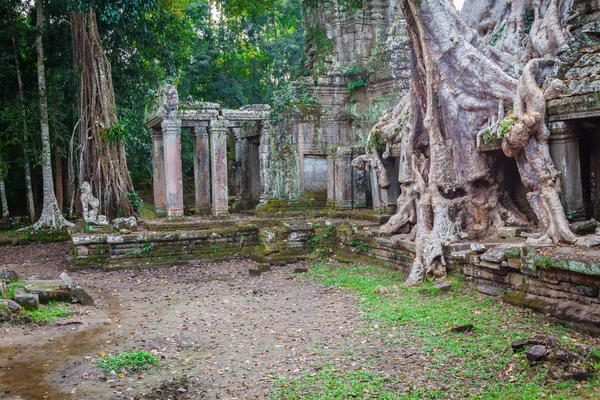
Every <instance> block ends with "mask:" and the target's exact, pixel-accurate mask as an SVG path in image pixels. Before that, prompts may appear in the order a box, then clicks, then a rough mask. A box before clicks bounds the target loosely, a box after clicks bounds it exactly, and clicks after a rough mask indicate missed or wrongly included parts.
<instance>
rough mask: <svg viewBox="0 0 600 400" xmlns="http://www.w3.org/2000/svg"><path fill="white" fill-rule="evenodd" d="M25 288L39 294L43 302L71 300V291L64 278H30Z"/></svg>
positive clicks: (31, 292)
mask: <svg viewBox="0 0 600 400" xmlns="http://www.w3.org/2000/svg"><path fill="white" fill-rule="evenodd" d="M24 286H25V290H26V291H27V292H28V293H30V294H35V295H37V296H38V300H39V302H40V303H42V304H47V303H48V302H50V301H71V298H72V297H71V292H70V291H69V289H68V288H67V286H66V285H65V284H64V282H63V281H62V280H28V281H27V282H26V283H25V284H24Z"/></svg>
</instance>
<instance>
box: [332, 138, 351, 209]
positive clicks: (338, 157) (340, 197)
mask: <svg viewBox="0 0 600 400" xmlns="http://www.w3.org/2000/svg"><path fill="white" fill-rule="evenodd" d="M334 160H335V190H334V192H335V207H336V208H340V209H348V208H352V148H351V147H338V148H337V149H335V153H334Z"/></svg>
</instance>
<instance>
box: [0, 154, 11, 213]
mask: <svg viewBox="0 0 600 400" xmlns="http://www.w3.org/2000/svg"><path fill="white" fill-rule="evenodd" d="M0 200H1V201H2V218H5V219H6V218H8V217H9V216H10V214H9V212H8V201H7V200H6V186H5V185H4V174H3V173H2V159H0Z"/></svg>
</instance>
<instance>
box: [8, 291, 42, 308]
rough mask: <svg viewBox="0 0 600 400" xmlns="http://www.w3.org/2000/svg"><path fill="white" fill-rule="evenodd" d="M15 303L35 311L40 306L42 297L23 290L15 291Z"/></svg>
mask: <svg viewBox="0 0 600 400" xmlns="http://www.w3.org/2000/svg"><path fill="white" fill-rule="evenodd" d="M14 301H15V303H17V304H18V305H20V306H21V307H23V308H25V309H28V310H35V309H37V308H38V307H39V306H40V297H39V296H38V295H37V294H33V293H27V292H26V291H25V290H24V289H22V288H18V289H16V290H15V297H14Z"/></svg>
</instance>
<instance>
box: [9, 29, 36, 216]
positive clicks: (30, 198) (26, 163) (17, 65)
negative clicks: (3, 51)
mask: <svg viewBox="0 0 600 400" xmlns="http://www.w3.org/2000/svg"><path fill="white" fill-rule="evenodd" d="M12 42H13V51H14V53H15V68H16V70H17V84H18V91H19V106H20V107H21V118H22V119H23V167H24V170H25V191H26V196H27V210H28V211H29V219H30V220H31V222H32V223H33V221H35V203H34V201H33V186H32V184H31V167H30V165H29V164H30V161H29V154H28V153H27V151H28V149H27V146H28V142H29V141H28V139H27V132H28V124H27V113H26V111H25V94H24V90H23V79H22V76H21V65H20V63H19V48H18V45H17V39H16V38H15V35H14V32H13V35H12Z"/></svg>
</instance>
